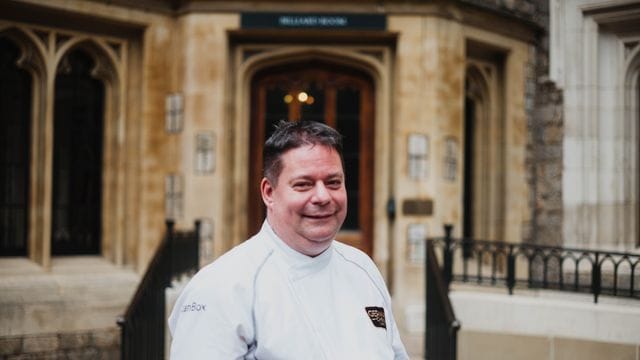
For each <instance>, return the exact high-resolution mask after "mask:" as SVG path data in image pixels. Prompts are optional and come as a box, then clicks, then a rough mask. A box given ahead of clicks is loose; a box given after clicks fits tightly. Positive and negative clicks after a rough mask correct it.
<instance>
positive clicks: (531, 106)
mask: <svg viewBox="0 0 640 360" xmlns="http://www.w3.org/2000/svg"><path fill="white" fill-rule="evenodd" d="M534 7H535V10H536V14H535V16H534V18H535V21H536V23H538V25H540V26H541V27H542V31H541V33H540V35H539V38H538V41H537V44H536V45H535V46H534V47H532V51H531V57H530V69H529V71H528V73H529V74H528V83H529V85H528V88H527V91H526V92H527V98H528V99H527V116H528V131H529V142H528V144H527V172H528V181H529V185H530V189H531V193H530V197H529V204H530V208H531V223H530V224H528V225H529V226H528V232H527V233H526V234H525V236H524V239H523V241H525V242H531V243H536V244H545V245H562V243H563V241H562V235H561V234H562V219H563V216H562V214H563V211H562V168H563V165H562V164H563V153H562V143H563V139H564V122H563V104H564V102H563V96H562V91H561V90H559V89H558V88H557V87H556V84H555V83H554V82H552V81H551V80H549V35H548V31H549V1H548V0H537V1H535V4H534Z"/></svg>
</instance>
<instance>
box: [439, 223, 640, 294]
mask: <svg viewBox="0 0 640 360" xmlns="http://www.w3.org/2000/svg"><path fill="white" fill-rule="evenodd" d="M428 243H432V244H433V246H434V247H435V248H437V249H438V250H440V253H441V254H442V257H443V259H444V265H443V273H444V280H445V284H446V286H447V287H448V286H449V283H450V282H451V281H461V282H465V283H476V284H479V285H490V286H500V285H502V286H505V287H506V288H507V289H508V291H509V294H513V291H514V289H516V288H529V289H552V290H560V291H570V292H579V293H590V294H592V295H593V297H594V302H595V303H597V302H598V298H599V296H601V295H608V296H616V297H626V298H632V299H640V254H633V253H625V252H616V251H603V250H590V249H578V248H570V247H566V248H565V247H559V246H547V245H537V244H527V243H520V244H515V243H506V242H501V241H485V240H476V239H470V238H457V239H454V238H452V237H451V234H450V231H449V232H447V231H446V230H445V236H444V237H440V238H432V239H428ZM454 261H462V269H461V270H460V271H457V272H455V273H454V269H456V268H455V267H454ZM517 265H520V266H517ZM523 268H524V269H523ZM523 270H524V271H523ZM518 271H520V273H518Z"/></svg>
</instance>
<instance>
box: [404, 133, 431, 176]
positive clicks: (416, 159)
mask: <svg viewBox="0 0 640 360" xmlns="http://www.w3.org/2000/svg"><path fill="white" fill-rule="evenodd" d="M407 155H408V159H407V162H408V172H409V177H410V178H412V179H414V180H423V179H426V178H427V175H428V173H429V162H428V160H429V138H428V137H427V135H424V134H410V135H409V138H408V139H407Z"/></svg>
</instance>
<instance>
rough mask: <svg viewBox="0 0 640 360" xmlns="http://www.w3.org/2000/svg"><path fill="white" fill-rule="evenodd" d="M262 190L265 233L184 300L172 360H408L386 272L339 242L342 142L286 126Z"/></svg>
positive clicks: (175, 317) (207, 272)
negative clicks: (392, 306)
mask: <svg viewBox="0 0 640 360" xmlns="http://www.w3.org/2000/svg"><path fill="white" fill-rule="evenodd" d="M260 189H261V194H262V199H263V201H264V203H265V205H266V208H267V219H266V221H265V222H264V224H263V226H262V229H261V230H260V232H259V233H258V234H256V235H255V236H253V237H252V238H251V239H249V240H247V241H245V242H244V243H243V244H241V245H239V246H237V247H235V248H234V249H232V250H231V251H229V252H228V253H226V254H224V255H223V256H221V257H220V258H219V259H217V260H216V261H214V262H213V263H212V264H210V265H208V266H206V267H205V268H203V269H202V270H201V271H200V272H199V273H198V274H196V276H195V277H194V278H193V279H192V280H191V282H190V283H189V284H188V285H187V286H186V288H185V289H184V291H183V292H182V294H181V295H180V297H179V298H178V301H177V302H176V305H175V306H174V308H173V312H172V314H171V317H170V318H169V327H170V329H171V333H172V335H173V343H172V346H171V358H172V359H174V360H177V359H185V360H187V359H188V360H192V359H296V360H297V359H327V360H334V359H367V360H371V359H408V356H407V353H406V351H405V349H404V346H403V344H402V342H401V340H400V336H399V333H398V329H397V326H396V323H395V321H394V318H393V314H392V312H391V301H390V297H389V293H388V291H387V289H386V286H385V284H384V281H383V279H382V276H381V275H380V273H379V271H378V270H377V268H376V267H375V265H374V263H373V262H372V261H371V259H370V258H369V257H368V256H367V255H366V254H364V253H363V252H361V251H360V250H357V249H355V248H353V247H350V246H347V245H345V244H342V243H339V242H337V241H335V240H334V237H335V235H336V233H337V232H338V230H339V229H340V227H341V226H342V223H343V221H344V219H345V216H346V211H347V195H346V190H345V179H344V171H343V166H342V140H341V136H340V134H338V133H337V132H336V131H335V130H333V129H332V128H330V127H328V126H326V125H324V124H321V123H317V122H305V121H300V122H289V123H288V122H281V123H280V124H279V126H278V128H277V129H276V130H275V132H274V134H273V135H272V136H271V137H270V138H269V139H268V140H267V142H266V143H265V147H264V178H263V179H262V181H261V183H260Z"/></svg>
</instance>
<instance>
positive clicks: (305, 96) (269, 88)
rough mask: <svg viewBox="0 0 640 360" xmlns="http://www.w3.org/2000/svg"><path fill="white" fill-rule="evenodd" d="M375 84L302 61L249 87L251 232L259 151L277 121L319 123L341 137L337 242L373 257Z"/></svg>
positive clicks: (266, 73) (262, 74) (257, 201)
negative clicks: (342, 179) (342, 194)
mask: <svg viewBox="0 0 640 360" xmlns="http://www.w3.org/2000/svg"><path fill="white" fill-rule="evenodd" d="M373 109H374V96H373V80H372V79H371V77H370V76H368V75H367V74H365V73H362V72H360V71H357V70H355V69H352V68H347V67H342V66H337V65H332V64H327V63H323V62H313V61H312V62H304V63H300V64H287V65H283V66H275V67H270V68H267V69H263V70H261V71H259V72H258V73H256V74H255V76H254V77H253V79H252V82H251V127H250V129H251V130H250V131H251V134H250V138H251V149H250V165H249V166H250V169H249V174H250V178H249V206H248V209H249V211H248V212H249V213H248V220H249V224H248V229H249V231H250V233H255V232H257V231H258V229H259V227H260V225H261V224H262V221H263V220H264V217H265V209H264V205H263V204H262V200H261V198H260V192H259V187H258V184H259V182H260V179H261V178H262V147H263V144H264V141H265V139H266V138H267V137H269V135H270V134H271V133H272V131H273V127H274V125H275V124H276V123H277V122H278V121H280V120H281V119H285V120H289V121H297V120H300V119H305V120H313V121H320V122H324V123H326V124H328V125H329V126H331V127H334V128H336V129H337V130H338V131H339V132H340V133H342V134H343V135H344V162H345V173H346V187H347V193H348V204H349V208H348V213H347V218H346V220H345V222H344V225H343V227H342V230H341V231H340V233H339V234H338V236H337V238H338V240H340V241H342V242H345V243H348V244H350V245H353V246H355V247H357V248H359V249H361V250H363V251H364V252H366V253H367V254H369V255H371V254H372V251H373V248H372V219H373V136H374V128H373V126H374V119H373V114H374V111H373Z"/></svg>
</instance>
